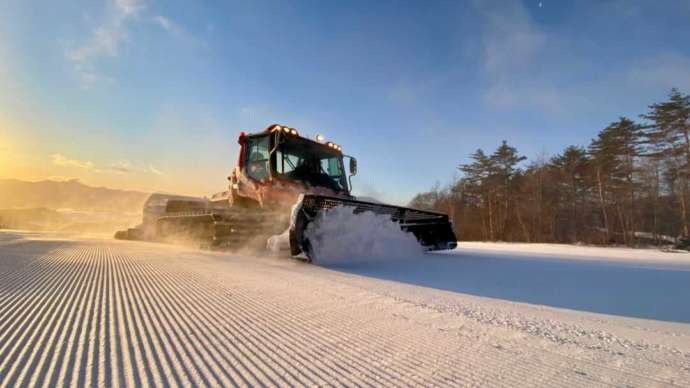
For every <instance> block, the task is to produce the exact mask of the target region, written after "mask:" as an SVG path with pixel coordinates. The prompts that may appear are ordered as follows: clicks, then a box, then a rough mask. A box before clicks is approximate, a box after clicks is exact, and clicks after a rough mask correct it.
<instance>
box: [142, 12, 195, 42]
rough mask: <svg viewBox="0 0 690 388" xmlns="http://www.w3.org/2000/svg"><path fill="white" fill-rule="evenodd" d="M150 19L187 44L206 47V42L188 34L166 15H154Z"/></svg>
mask: <svg viewBox="0 0 690 388" xmlns="http://www.w3.org/2000/svg"><path fill="white" fill-rule="evenodd" d="M151 21H152V22H153V23H154V24H156V25H157V26H159V27H160V28H162V29H163V30H165V31H166V32H168V33H169V34H170V35H172V36H174V37H175V38H177V39H178V40H180V41H181V43H183V44H186V45H187V46H190V47H197V48H199V47H206V44H205V43H204V42H203V41H202V40H200V39H198V38H197V37H195V36H194V35H192V34H190V33H189V31H187V30H186V29H185V28H184V27H182V26H181V25H180V24H178V23H176V22H174V21H173V20H171V19H170V18H168V17H165V16H162V15H156V16H154V17H153V18H151Z"/></svg>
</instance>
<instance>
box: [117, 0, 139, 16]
mask: <svg viewBox="0 0 690 388" xmlns="http://www.w3.org/2000/svg"><path fill="white" fill-rule="evenodd" d="M115 6H116V7H117V9H118V10H119V11H120V12H121V13H122V14H123V15H136V14H137V13H139V12H140V11H141V10H142V9H143V8H144V7H145V5H144V2H143V1H141V0H115Z"/></svg>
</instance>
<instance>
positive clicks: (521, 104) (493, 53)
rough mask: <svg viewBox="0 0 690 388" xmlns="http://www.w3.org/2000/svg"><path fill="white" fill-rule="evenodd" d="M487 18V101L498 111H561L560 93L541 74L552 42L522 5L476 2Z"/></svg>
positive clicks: (484, 66) (484, 67) (484, 35)
mask: <svg viewBox="0 0 690 388" xmlns="http://www.w3.org/2000/svg"><path fill="white" fill-rule="evenodd" d="M475 5H476V7H477V10H478V11H479V13H480V15H481V16H482V17H483V18H484V23H483V25H484V26H485V27H484V30H483V31H482V46H483V58H482V59H483V60H482V72H483V74H484V76H485V77H486V79H487V81H488V87H487V89H486V91H485V94H484V98H485V101H486V102H487V103H488V104H489V105H491V106H494V107H499V108H537V109H542V110H548V111H552V112H554V111H556V112H557V111H560V110H561V109H562V101H561V99H560V94H559V92H558V90H557V89H556V88H555V87H554V86H553V85H551V84H550V83H548V82H545V81H544V79H543V78H542V76H541V75H540V74H539V69H540V61H541V60H543V58H544V57H545V56H546V55H547V54H548V53H547V51H548V49H549V47H550V43H551V42H550V39H549V37H548V36H547V34H546V33H544V32H543V31H541V30H540V29H539V28H538V27H537V26H536V24H535V23H534V22H533V21H532V19H531V17H530V15H529V13H528V12H527V10H526V9H525V7H524V5H523V4H522V3H518V2H479V1H477V2H475Z"/></svg>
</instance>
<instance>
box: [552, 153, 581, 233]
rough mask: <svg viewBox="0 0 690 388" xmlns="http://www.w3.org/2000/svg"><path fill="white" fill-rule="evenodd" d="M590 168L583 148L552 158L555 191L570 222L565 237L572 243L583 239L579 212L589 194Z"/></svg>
mask: <svg viewBox="0 0 690 388" xmlns="http://www.w3.org/2000/svg"><path fill="white" fill-rule="evenodd" d="M588 167H589V159H588V157H587V153H586V151H585V150H584V149H583V148H582V147H577V146H569V147H567V148H566V149H565V150H564V151H563V153H561V154H559V155H556V156H554V157H553V158H551V164H550V169H551V171H552V174H553V176H554V181H555V186H556V187H555V188H554V189H555V191H556V195H557V196H558V199H557V201H558V203H559V204H560V205H561V207H563V208H565V209H566V214H567V218H566V219H567V220H568V221H569V222H568V228H567V232H566V233H565V235H567V236H568V237H569V239H570V242H576V241H580V240H581V239H582V233H581V232H580V231H581V230H582V229H583V228H582V227H581V225H582V223H580V222H578V219H581V218H582V212H579V211H578V210H579V209H580V208H581V204H582V202H584V201H585V196H586V194H587V189H588V182H587V169H588ZM579 232H580V233H579Z"/></svg>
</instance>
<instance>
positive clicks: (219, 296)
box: [0, 240, 687, 387]
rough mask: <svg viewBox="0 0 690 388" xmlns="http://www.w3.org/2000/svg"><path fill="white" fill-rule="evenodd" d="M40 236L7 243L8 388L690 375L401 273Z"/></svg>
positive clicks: (1, 336)
mask: <svg viewBox="0 0 690 388" xmlns="http://www.w3.org/2000/svg"><path fill="white" fill-rule="evenodd" d="M38 243H39V242H37V241H27V242H24V243H22V244H15V245H13V246H4V247H0V253H1V254H0V386H1V387H11V386H19V385H30V386H64V385H78V386H190V385H192V386H306V385H309V386H315V385H318V386H322V385H346V386H361V387H367V386H449V385H453V386H457V385H474V386H477V385H490V386H498V387H515V386H535V385H536V386H549V387H572V386H588V387H589V386H611V385H614V386H621V385H630V386H668V385H671V386H672V385H673V384H674V383H675V384H680V385H686V383H687V381H686V380H683V379H684V378H685V377H686V376H687V373H686V374H684V373H683V372H682V371H681V370H679V371H676V373H668V371H665V374H663V375H660V376H642V373H635V368H634V367H635V365H638V364H639V363H641V362H643V361H644V360H643V359H642V356H645V357H646V356H647V355H646V354H640V355H635V356H634V357H633V356H631V357H629V358H626V359H625V360H624V361H625V362H624V363H623V364H624V365H623V366H624V367H625V368H618V367H615V366H612V365H615V363H614V364H611V363H596V362H593V361H592V359H591V358H586V357H584V356H583V354H590V353H591V354H592V355H593V356H600V355H601V354H600V353H596V352H594V351H593V350H589V349H583V348H577V349H574V351H573V352H570V353H568V352H565V351H562V349H553V348H549V347H545V346H543V343H542V342H543V339H541V338H537V339H536V340H535V339H531V338H530V337H529V336H528V337H525V335H524V334H522V333H521V332H509V331H506V330H505V329H496V328H494V327H490V326H488V325H486V324H484V323H481V322H477V321H475V320H471V319H469V318H467V317H465V316H461V315H457V314H453V313H446V312H443V311H441V310H438V309H432V308H431V307H432V305H433V303H427V302H425V304H421V303H416V302H414V301H413V298H411V296H410V295H416V294H414V293H413V294H408V293H407V292H406V291H405V292H402V291H401V292H397V291H395V292H396V295H394V296H390V295H387V294H386V292H392V291H391V290H396V289H397V288H395V287H399V286H395V287H394V286H393V285H392V284H391V283H388V282H385V281H381V280H375V279H368V278H363V277H357V276H354V275H348V274H344V273H340V272H335V271H331V270H327V269H323V268H319V267H317V266H313V265H304V264H302V263H297V262H294V261H288V260H276V259H267V258H257V257H242V256H236V255H224V254H218V253H203V252H201V253H200V252H194V251H190V250H184V249H178V248H172V247H167V246H161V245H153V244H150V245H147V244H140V243H121V242H112V241H94V240H83V241H78V240H77V241H71V242H61V243H60V244H55V245H50V246H49V245H46V247H52V248H50V249H44V250H41V249H34V248H35V247H34V248H32V246H33V245H32V244H38ZM381 290H385V291H386V292H381ZM414 290H415V291H414V292H415V293H417V292H418V293H420V295H423V296H432V297H434V298H441V297H443V295H442V294H439V293H438V292H436V291H434V290H430V289H423V288H414ZM486 306H489V305H486ZM486 311H489V310H486ZM679 338H680V337H679ZM588 352H589V353H588ZM592 352H594V353H592ZM679 357H683V356H682V355H681V356H679ZM667 361H669V362H671V361H674V360H673V359H668V360H667ZM674 362H675V361H674ZM636 363H638V364H636ZM671 364H672V363H671Z"/></svg>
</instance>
